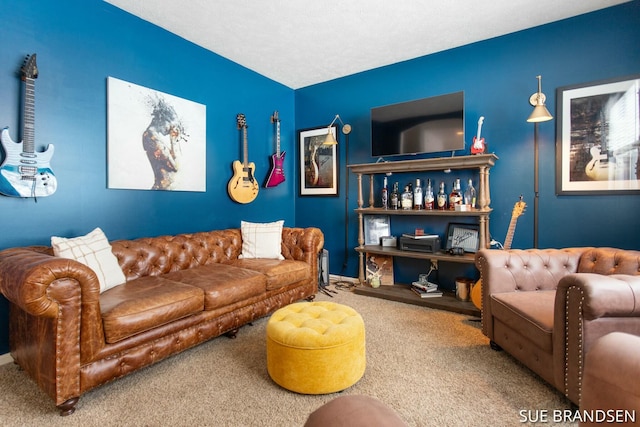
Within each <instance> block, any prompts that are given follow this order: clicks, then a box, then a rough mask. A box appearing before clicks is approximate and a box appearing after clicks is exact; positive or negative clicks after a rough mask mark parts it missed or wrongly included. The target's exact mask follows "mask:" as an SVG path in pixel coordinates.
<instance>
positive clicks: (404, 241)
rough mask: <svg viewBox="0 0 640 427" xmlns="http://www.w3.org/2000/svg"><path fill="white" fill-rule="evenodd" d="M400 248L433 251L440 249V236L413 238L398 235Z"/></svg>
mask: <svg viewBox="0 0 640 427" xmlns="http://www.w3.org/2000/svg"><path fill="white" fill-rule="evenodd" d="M400 249H401V250H403V251H415V252H428V253H435V252H439V251H440V237H438V236H433V237H431V236H430V237H425V238H420V239H415V238H412V237H406V236H402V237H400Z"/></svg>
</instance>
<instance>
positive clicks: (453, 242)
mask: <svg viewBox="0 0 640 427" xmlns="http://www.w3.org/2000/svg"><path fill="white" fill-rule="evenodd" d="M479 230H480V226H479V225H478V224H458V223H455V222H450V223H449V226H448V227H447V245H446V250H449V249H451V248H462V249H464V251H465V252H471V253H476V252H478V245H479V242H480V241H479V239H478V231H479Z"/></svg>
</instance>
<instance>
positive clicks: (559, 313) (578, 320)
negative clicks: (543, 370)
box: [553, 273, 640, 403]
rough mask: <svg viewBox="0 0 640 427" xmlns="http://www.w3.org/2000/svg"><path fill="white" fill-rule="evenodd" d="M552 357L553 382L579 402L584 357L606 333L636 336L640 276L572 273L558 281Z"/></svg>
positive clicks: (639, 332) (639, 323)
mask: <svg viewBox="0 0 640 427" xmlns="http://www.w3.org/2000/svg"><path fill="white" fill-rule="evenodd" d="M554 310H555V311H554V326H553V348H554V352H553V357H554V371H555V373H554V378H555V381H556V384H564V393H565V395H566V396H567V397H568V398H569V399H570V400H571V401H572V402H575V403H578V402H579V399H580V394H581V387H582V374H583V367H584V357H585V355H586V354H587V352H588V351H589V350H590V348H591V347H592V345H593V344H594V343H595V341H596V340H597V339H598V338H600V337H602V336H604V335H606V334H608V333H610V332H616V331H618V332H628V333H631V334H635V335H640V276H631V275H622V274H615V275H610V276H606V275H602V274H594V273H575V274H570V275H567V276H565V277H564V278H562V280H560V282H559V283H558V288H557V291H556V300H555V307H554Z"/></svg>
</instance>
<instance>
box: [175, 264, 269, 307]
mask: <svg viewBox="0 0 640 427" xmlns="http://www.w3.org/2000/svg"><path fill="white" fill-rule="evenodd" d="M163 277H165V278H167V279H170V280H175V281H176V282H180V283H186V284H188V285H192V286H196V287H198V288H200V289H202V290H203V291H204V309H205V310H215V309H217V308H220V307H226V306H230V305H231V304H233V303H236V302H238V301H243V300H247V299H249V298H251V297H255V296H257V295H262V294H263V293H264V292H265V290H266V286H265V283H266V277H265V276H264V275H263V274H260V273H259V272H257V271H251V270H246V269H244V268H238V267H234V266H231V265H227V264H214V265H205V266H202V267H197V268H191V269H189V270H180V271H174V272H173V273H169V274H165V275H164V276H163Z"/></svg>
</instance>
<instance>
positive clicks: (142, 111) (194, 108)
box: [107, 77, 207, 192]
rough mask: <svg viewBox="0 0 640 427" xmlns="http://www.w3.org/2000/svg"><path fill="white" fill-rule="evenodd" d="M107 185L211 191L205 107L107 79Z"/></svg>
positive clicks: (146, 188) (134, 188) (147, 188)
mask: <svg viewBox="0 0 640 427" xmlns="http://www.w3.org/2000/svg"><path fill="white" fill-rule="evenodd" d="M107 99H108V106H107V119H108V127H107V141H108V161H107V177H108V181H107V185H108V188H114V189H131V190H166V191H202V192H204V191H206V176H207V171H206V166H207V165H206V158H207V156H206V134H207V133H206V122H207V121H206V117H207V114H206V106H205V105H203V104H198V103H196V102H193V101H190V100H188V99H183V98H178V97H177V96H173V95H170V94H167V93H163V92H160V91H157V90H154V89H149V88H146V87H143V86H140V85H137V84H134V83H129V82H126V81H123V80H119V79H116V78H114V77H108V79H107Z"/></svg>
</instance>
